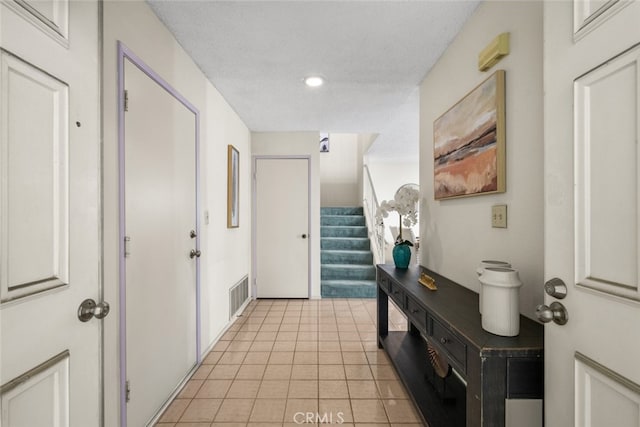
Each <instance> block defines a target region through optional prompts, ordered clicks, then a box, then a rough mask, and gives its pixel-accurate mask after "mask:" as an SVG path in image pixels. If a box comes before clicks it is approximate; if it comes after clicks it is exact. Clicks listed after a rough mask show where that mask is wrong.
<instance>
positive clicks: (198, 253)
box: [189, 249, 202, 258]
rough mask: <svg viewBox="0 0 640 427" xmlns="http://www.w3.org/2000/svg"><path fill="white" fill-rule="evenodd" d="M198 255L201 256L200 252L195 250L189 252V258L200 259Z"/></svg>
mask: <svg viewBox="0 0 640 427" xmlns="http://www.w3.org/2000/svg"><path fill="white" fill-rule="evenodd" d="M200 255H202V252H200V251H197V250H195V249H191V252H189V258H196V257H197V258H200Z"/></svg>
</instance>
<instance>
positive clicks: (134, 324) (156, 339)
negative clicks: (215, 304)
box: [124, 59, 200, 427]
mask: <svg viewBox="0 0 640 427" xmlns="http://www.w3.org/2000/svg"><path fill="white" fill-rule="evenodd" d="M124 81H125V90H126V93H127V97H126V99H127V107H126V109H125V110H126V111H125V113H124V117H125V120H124V126H125V138H124V147H125V150H124V164H125V174H124V181H125V200H124V202H125V218H126V220H125V233H126V237H125V241H126V244H125V267H126V291H125V295H126V374H127V382H128V387H127V389H128V390H129V393H128V402H127V408H126V413H127V425H128V426H132V427H133V426H142V425H146V424H147V423H148V422H150V421H151V420H152V418H153V417H154V415H156V414H157V412H158V411H159V410H160V409H161V408H162V406H163V405H164V404H165V402H166V400H167V399H168V398H169V397H170V395H171V394H172V393H173V391H174V390H175V389H176V388H177V387H178V386H179V385H180V383H181V382H182V381H183V380H184V379H185V378H186V376H187V375H188V374H189V372H190V371H191V369H192V368H194V367H195V365H196V363H197V330H196V329H197V327H196V324H197V319H196V315H197V313H196V311H197V310H196V263H197V259H198V257H199V256H200V253H199V252H197V231H198V230H197V227H196V117H195V115H194V113H193V112H192V111H190V110H189V109H187V108H186V107H185V106H184V105H183V104H182V103H181V102H180V101H179V100H178V99H176V98H175V97H174V96H173V95H172V94H171V93H169V92H168V91H167V90H166V89H165V88H164V87H162V86H161V85H160V84H158V82H156V81H155V80H154V79H152V78H151V77H150V76H149V75H147V74H146V73H145V72H143V71H142V70H141V69H140V68H139V67H138V66H137V65H136V64H134V63H132V62H131V61H130V60H129V59H125V64H124Z"/></svg>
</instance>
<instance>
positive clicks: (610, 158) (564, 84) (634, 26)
mask: <svg viewBox="0 0 640 427" xmlns="http://www.w3.org/2000/svg"><path fill="white" fill-rule="evenodd" d="M544 37H545V42H544V43H545V46H544V86H545V87H544V93H545V101H544V109H545V147H544V148H545V149H544V151H545V192H546V194H545V278H546V280H547V283H546V286H545V291H546V293H547V294H546V295H545V304H546V306H542V307H539V308H538V315H539V317H541V318H542V319H544V320H546V321H548V323H546V325H545V425H546V426H547V427H556V426H557V427H567V426H576V427H598V426H616V427H638V426H639V425H640V332H639V328H640V280H639V279H640V278H639V275H640V274H639V271H640V195H639V189H640V149H639V147H638V144H639V142H640V135H639V133H640V2H638V1H622V0H620V1H609V2H605V1H585V0H580V1H578V0H575V1H549V2H545V5H544ZM565 286H566V291H565V288H564V287H565ZM565 293H566V296H565ZM565 322H566V323H565ZM563 323H564V324H563Z"/></svg>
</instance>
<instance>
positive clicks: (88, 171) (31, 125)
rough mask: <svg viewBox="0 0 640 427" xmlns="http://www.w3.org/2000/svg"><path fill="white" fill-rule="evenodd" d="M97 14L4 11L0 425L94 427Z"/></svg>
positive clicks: (60, 8) (85, 5)
mask: <svg viewBox="0 0 640 427" xmlns="http://www.w3.org/2000/svg"><path fill="white" fill-rule="evenodd" d="M98 58H99V57H98V5H97V2H95V1H84V2H77V3H70V2H67V1H64V0H60V1H41V2H15V1H3V2H1V3H0V337H1V338H0V385H1V387H0V395H1V403H0V412H1V421H0V424H1V425H3V426H7V427H18V426H29V427H40V426H43V427H44V426H76V425H78V426H79V425H86V426H98V425H100V419H101V416H100V415H101V414H100V408H101V405H100V399H101V368H100V351H101V348H100V334H101V328H102V322H101V321H99V320H96V319H91V320H90V321H88V322H86V323H83V322H81V321H80V320H79V319H78V306H79V305H80V303H81V302H82V301H83V300H85V299H87V298H92V299H93V300H94V301H97V302H98V303H100V293H101V290H100V208H101V207H100V126H99V102H100V100H99V80H98V63H99V62H98Z"/></svg>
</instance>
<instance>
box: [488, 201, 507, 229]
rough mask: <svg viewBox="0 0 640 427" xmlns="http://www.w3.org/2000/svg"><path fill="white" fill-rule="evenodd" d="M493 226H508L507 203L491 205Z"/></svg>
mask: <svg viewBox="0 0 640 427" xmlns="http://www.w3.org/2000/svg"><path fill="white" fill-rule="evenodd" d="M491 226H492V227H493V228H507V205H495V206H491Z"/></svg>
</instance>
